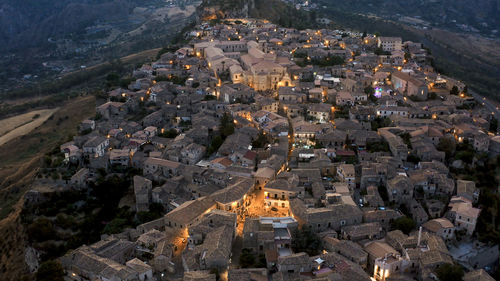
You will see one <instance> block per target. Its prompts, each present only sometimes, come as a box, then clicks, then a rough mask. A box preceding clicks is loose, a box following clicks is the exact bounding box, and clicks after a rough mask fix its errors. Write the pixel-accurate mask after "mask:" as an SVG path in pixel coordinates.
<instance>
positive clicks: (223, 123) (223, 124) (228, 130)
mask: <svg viewBox="0 0 500 281" xmlns="http://www.w3.org/2000/svg"><path fill="white" fill-rule="evenodd" d="M220 133H221V136H222V138H223V139H226V138H227V137H228V136H230V135H232V134H233V133H234V120H233V117H232V116H231V115H229V113H227V112H224V115H222V118H221V120H220Z"/></svg>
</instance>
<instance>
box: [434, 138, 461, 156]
mask: <svg viewBox="0 0 500 281" xmlns="http://www.w3.org/2000/svg"><path fill="white" fill-rule="evenodd" d="M437 149H438V150H439V151H444V153H445V155H446V159H449V158H450V157H451V156H452V155H453V154H454V153H455V150H456V149H457V145H456V143H455V140H454V139H453V138H451V137H442V138H440V139H439V143H438V145H437Z"/></svg>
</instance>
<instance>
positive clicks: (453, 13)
mask: <svg viewBox="0 0 500 281" xmlns="http://www.w3.org/2000/svg"><path fill="white" fill-rule="evenodd" d="M316 2H317V3H318V4H319V5H324V6H327V7H328V8H332V9H336V10H339V11H344V12H351V13H362V14H373V15H377V16H380V17H384V18H389V19H394V20H403V21H407V22H412V23H417V24H424V25H429V26H434V27H439V28H447V29H450V30H454V31H474V32H478V33H481V34H483V35H488V36H490V35H491V36H495V37H498V35H499V34H498V33H497V32H494V30H499V29H500V18H499V17H498V15H499V13H500V1H498V0H477V1H467V0H442V1H436V0H347V1H345V0H342V1H341V0H318V1H316ZM408 17H411V18H408Z"/></svg>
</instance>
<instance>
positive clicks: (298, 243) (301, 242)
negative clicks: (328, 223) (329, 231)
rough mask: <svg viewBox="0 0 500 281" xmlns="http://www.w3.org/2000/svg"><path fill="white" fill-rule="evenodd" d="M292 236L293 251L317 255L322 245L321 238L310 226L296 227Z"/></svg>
mask: <svg viewBox="0 0 500 281" xmlns="http://www.w3.org/2000/svg"><path fill="white" fill-rule="evenodd" d="M292 236H293V239H292V249H293V251H294V252H296V253H300V252H306V253H307V254H308V255H310V256H315V255H319V253H320V251H321V247H322V243H321V239H320V238H319V237H318V235H316V233H314V232H313V231H312V230H311V228H309V227H303V228H302V229H296V230H295V231H294V232H293V235H292Z"/></svg>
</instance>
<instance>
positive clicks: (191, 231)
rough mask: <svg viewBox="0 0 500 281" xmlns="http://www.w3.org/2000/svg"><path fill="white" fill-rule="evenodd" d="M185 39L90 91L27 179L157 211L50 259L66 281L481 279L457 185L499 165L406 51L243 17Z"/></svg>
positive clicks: (481, 122) (444, 85)
mask: <svg viewBox="0 0 500 281" xmlns="http://www.w3.org/2000/svg"><path fill="white" fill-rule="evenodd" d="M186 38H188V43H186V44H185V46H184V47H182V48H178V49H177V48H176V49H172V50H165V51H164V52H162V54H161V56H159V59H158V60H157V61H154V62H152V63H148V64H144V65H142V66H141V67H140V68H137V69H136V70H134V71H133V79H132V80H131V81H129V82H130V83H129V84H128V86H127V87H117V88H115V89H112V90H110V91H109V92H107V93H106V96H105V98H104V100H107V101H105V102H104V103H102V104H100V105H98V106H97V108H96V116H95V118H92V119H89V120H84V121H83V122H82V123H81V125H80V127H79V130H80V134H79V135H78V136H75V137H74V138H73V139H72V140H71V141H69V142H67V143H64V144H63V145H61V147H60V151H58V152H57V153H58V154H55V155H61V159H60V160H61V161H60V162H61V163H59V164H60V165H59V166H57V167H56V168H54V167H53V168H51V169H46V170H47V174H46V175H40V176H39V178H38V179H37V181H38V182H39V183H41V182H43V183H45V184H47V183H51V184H53V185H54V186H57V188H58V190H78V191H81V192H87V191H88V192H89V193H91V194H94V193H95V192H96V188H97V187H99V188H101V189H102V190H100V191H99V192H101V193H105V194H104V195H102V196H108V197H109V198H111V197H113V196H123V198H121V199H122V200H120V198H118V200H120V206H121V207H124V206H125V207H127V208H128V210H130V211H131V212H133V213H135V214H136V215H139V214H145V213H146V214H150V213H151V212H153V209H154V210H160V211H159V215H157V216H155V217H154V218H153V219H152V220H148V219H145V220H142V221H141V223H140V224H138V225H136V226H134V227H123V228H120V227H117V228H116V229H113V230H111V226H112V224H111V223H109V221H105V220H102V221H104V222H102V223H107V224H108V225H106V229H107V230H108V231H107V234H103V235H101V236H100V238H101V240H100V241H98V242H96V243H93V244H86V245H83V246H79V247H77V248H76V249H73V250H70V251H68V252H66V253H62V254H63V256H62V257H60V258H59V259H58V260H59V261H60V263H61V264H62V266H63V268H64V270H65V274H67V275H66V276H65V278H66V279H67V280H130V281H132V280H141V281H144V280H186V281H187V280H190V281H191V280H214V281H215V280H262V281H267V280H275V281H279V280H346V281H347V280H377V281H385V280H437V278H438V277H439V276H443V274H447V272H446V270H447V269H448V270H450V268H451V269H455V267H460V268H461V270H463V271H464V272H465V273H464V277H463V278H464V280H475V281H480V280H481V281H482V280H494V279H493V278H492V277H491V276H490V275H489V274H488V272H487V271H486V270H485V269H487V270H488V269H489V270H490V273H491V272H492V271H491V270H492V269H493V268H494V267H495V265H496V264H497V260H498V257H499V249H498V244H488V243H483V242H480V241H479V238H478V235H477V228H476V226H477V223H478V218H479V217H480V215H481V213H482V212H486V210H483V209H482V208H481V206H480V205H479V204H478V200H479V197H480V194H481V189H480V188H479V187H477V186H476V182H475V181H473V180H470V178H467V174H468V173H470V171H471V170H474V167H475V166H476V165H479V164H478V163H484V162H486V161H488V157H494V156H496V155H499V154H500V137H499V136H496V130H497V128H496V122H495V121H496V119H495V118H493V117H494V116H492V112H491V111H488V110H486V109H485V108H484V107H482V106H481V104H480V102H479V103H478V101H475V100H474V98H473V97H471V96H470V95H469V94H468V90H467V86H466V85H465V84H463V83H461V82H460V81H457V80H454V79H453V78H451V77H446V76H444V75H440V74H439V73H437V72H436V71H435V70H434V68H433V67H432V64H433V63H432V62H433V59H434V58H433V56H432V54H430V53H429V51H428V50H426V49H425V48H423V46H422V44H420V43H418V42H409V41H403V40H402V38H398V37H383V36H379V35H377V36H376V35H373V34H361V33H355V32H348V31H340V30H325V29H321V30H301V31H299V30H295V29H289V28H282V27H280V26H277V25H275V24H271V23H269V22H267V21H263V20H252V19H234V20H227V21H224V22H219V23H212V24H209V23H208V22H207V23H202V24H200V25H198V26H196V27H195V28H194V29H193V31H191V32H189V33H188V34H186ZM56 157H57V156H51V157H49V159H48V160H47V161H48V162H49V163H52V164H53V163H54V160H55V158H56ZM49 166H50V165H49ZM52 166H53V165H52ZM61 167H72V168H71V169H70V170H69V169H68V168H61ZM68 171H71V172H70V173H69V174H68ZM130 171H133V173H132V174H131V173H130ZM111 177H116V178H118V179H119V178H122V179H127V181H126V187H125V188H126V189H128V190H129V191H130V192H128V193H126V194H123V193H113V192H114V191H113V190H114V189H111V188H109V189H107V188H108V185H106V184H100V183H102V182H107V181H109V178H111ZM99 184H100V185H99ZM491 188H496V187H493V186H492V187H491ZM118 194H120V195H118ZM96 196H97V195H96ZM102 196H101V197H102ZM108 197H106V198H108ZM44 200H46V195H44V191H39V190H32V191H30V192H28V193H27V195H26V200H25V201H26V204H27V205H29V206H38V205H40V204H43V203H44ZM86 205H88V203H85V202H82V201H77V202H76V203H74V204H73V205H71V206H70V207H71V208H72V210H73V212H74V213H78V212H79V210H80V208H81V209H83V208H85V206H86ZM105 205H106V204H104V205H103V206H104V207H103V208H104V209H105V208H106V206H105ZM68 208H69V207H68ZM75 216H76V215H75ZM62 217H64V216H62ZM45 219H48V220H54V221H55V222H54V223H55V224H58V221H57V220H61V219H60V217H59V215H58V216H57V218H54V217H52V218H51V217H50V216H47V218H45ZM115 222H116V220H113V223H115ZM113 225H114V224H113ZM117 225H118V223H117ZM443 272H444V273H443Z"/></svg>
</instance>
